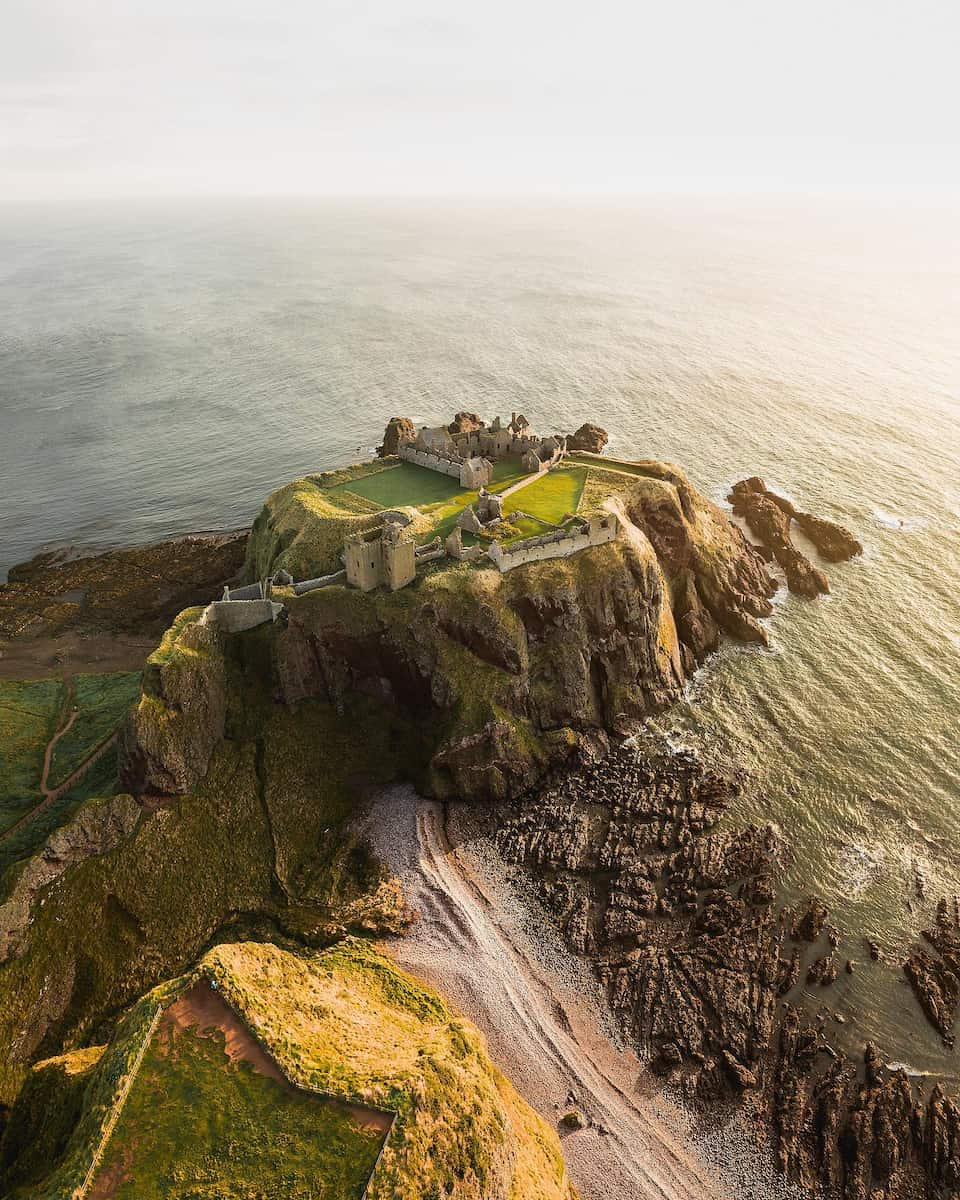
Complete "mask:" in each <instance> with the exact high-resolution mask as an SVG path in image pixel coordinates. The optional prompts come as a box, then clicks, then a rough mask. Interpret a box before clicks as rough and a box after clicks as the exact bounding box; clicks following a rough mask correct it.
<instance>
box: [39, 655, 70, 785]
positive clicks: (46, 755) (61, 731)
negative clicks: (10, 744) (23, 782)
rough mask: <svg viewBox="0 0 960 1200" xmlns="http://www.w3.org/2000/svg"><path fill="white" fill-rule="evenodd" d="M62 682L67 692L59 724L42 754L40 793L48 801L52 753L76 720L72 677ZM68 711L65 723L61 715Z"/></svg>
mask: <svg viewBox="0 0 960 1200" xmlns="http://www.w3.org/2000/svg"><path fill="white" fill-rule="evenodd" d="M64 682H65V683H66V685H67V692H66V695H65V696H64V698H63V706H62V707H61V709H60V723H59V725H58V726H57V728H56V730H54V734H53V737H52V738H51V739H50V741H49V742H47V748H46V750H45V751H44V752H43V770H42V771H41V772H40V791H41V792H43V794H44V796H45V797H47V798H48V799H49V796H50V793H51V791H52V789H51V788H49V787H47V779H48V777H49V775H50V763H51V761H52V760H53V752H54V750H55V749H56V746H57V742H59V741H60V739H61V738H62V737H64V736H65V735H66V734H67V733H68V732H69V730H70V727H71V726H72V725H73V723H74V721H75V720H76V719H77V709H76V706H75V705H74V704H73V691H74V689H73V676H72V675H68V676H67V678H66V679H65V680H64ZM68 709H69V710H70V717H69V719H68V720H67V721H66V722H65V721H64V719H63V714H64V713H65V712H66V711H67V710H68Z"/></svg>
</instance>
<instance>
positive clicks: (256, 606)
mask: <svg viewBox="0 0 960 1200" xmlns="http://www.w3.org/2000/svg"><path fill="white" fill-rule="evenodd" d="M282 612H283V605H282V604H277V603H276V602H275V601H273V600H214V601H213V602H212V603H210V604H208V605H207V607H206V608H205V609H204V610H203V618H202V620H203V623H204V624H205V625H216V626H217V628H218V629H221V630H222V631H223V632H224V633H242V632H243V630H244V629H253V628H254V627H255V626H256V625H263V624H265V623H266V622H267V621H275V620H276V619H277V617H279V615H280V614H281V613H282Z"/></svg>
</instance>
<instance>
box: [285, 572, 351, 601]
mask: <svg viewBox="0 0 960 1200" xmlns="http://www.w3.org/2000/svg"><path fill="white" fill-rule="evenodd" d="M346 582H347V572H346V571H345V570H344V571H334V572H333V574H332V575H319V576H318V577H317V578H316V579H302V580H301V581H300V582H299V583H295V584H294V585H293V591H294V595H297V596H302V595H303V594H304V592H315V591H316V590H317V588H325V587H331V586H332V585H333V584H335V583H346Z"/></svg>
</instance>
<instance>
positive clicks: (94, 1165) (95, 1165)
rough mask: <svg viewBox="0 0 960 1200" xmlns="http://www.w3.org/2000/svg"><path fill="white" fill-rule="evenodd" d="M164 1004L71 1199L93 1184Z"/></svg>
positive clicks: (81, 1198) (80, 1199) (78, 1198)
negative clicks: (81, 1181)
mask: <svg viewBox="0 0 960 1200" xmlns="http://www.w3.org/2000/svg"><path fill="white" fill-rule="evenodd" d="M163 1013H164V1006H163V1005H162V1004H161V1005H159V1006H158V1008H157V1011H156V1012H155V1013H154V1014H153V1018H152V1019H151V1021H150V1024H149V1025H148V1026H147V1031H146V1033H145V1034H144V1035H143V1041H142V1042H141V1043H140V1049H139V1050H138V1051H137V1053H136V1056H135V1057H134V1060H133V1062H132V1063H131V1064H130V1069H129V1070H128V1071H127V1073H126V1075H125V1076H124V1078H123V1082H122V1083H121V1084H120V1090H119V1092H118V1093H117V1097H116V1099H115V1100H114V1102H113V1106H112V1107H111V1109H110V1115H109V1116H108V1117H107V1120H106V1124H105V1125H104V1126H103V1129H102V1130H101V1132H100V1141H99V1142H98V1143H97V1148H96V1150H94V1152H93V1159H92V1160H91V1163H90V1166H89V1168H88V1170H87V1173H86V1175H85V1176H84V1180H83V1183H81V1184H80V1186H79V1187H78V1188H74V1190H73V1192H72V1193H71V1200H84V1197H85V1196H86V1195H87V1193H88V1192H89V1191H90V1188H91V1187H92V1186H93V1181H94V1178H95V1176H96V1174H97V1171H98V1170H99V1169H100V1163H101V1162H102V1161H103V1155H104V1153H105V1151H106V1149H107V1144H108V1143H109V1141H110V1138H111V1137H112V1136H113V1131H114V1129H116V1127H117V1121H119V1120H120V1114H121V1113H122V1112H123V1106H124V1105H125V1104H126V1102H127V1097H128V1096H129V1095H130V1089H131V1088H132V1087H133V1083H134V1080H135V1079H136V1078H137V1074H138V1072H139V1071H140V1067H141V1066H142V1064H143V1056H144V1055H145V1054H146V1052H147V1047H148V1046H149V1045H150V1042H151V1039H152V1038H153V1035H154V1034H155V1033H156V1031H157V1025H158V1024H159V1023H160V1018H161V1017H162V1016H163Z"/></svg>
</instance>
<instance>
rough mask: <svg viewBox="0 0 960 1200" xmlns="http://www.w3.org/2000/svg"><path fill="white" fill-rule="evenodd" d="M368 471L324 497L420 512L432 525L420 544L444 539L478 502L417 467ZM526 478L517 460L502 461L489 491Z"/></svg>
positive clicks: (405, 464) (403, 464) (404, 465)
mask: <svg viewBox="0 0 960 1200" xmlns="http://www.w3.org/2000/svg"><path fill="white" fill-rule="evenodd" d="M371 468H372V469H371V471H370V473H369V474H365V475H364V474H361V475H357V476H355V477H354V478H352V479H348V480H346V481H345V482H343V483H337V484H334V485H333V486H332V487H329V488H327V489H325V490H326V492H327V495H328V496H330V497H331V499H334V500H335V499H336V496H337V493H349V494H351V495H353V496H360V497H362V498H363V499H364V500H369V501H371V502H372V503H374V504H376V505H377V507H378V508H401V507H404V506H408V505H409V506H412V507H413V508H419V509H420V511H421V512H422V513H423V514H424V516H425V517H427V518H429V519H430V521H431V524H430V527H429V529H428V530H427V531H426V532H425V533H423V534H422V535H421V536H420V537H418V539H417V540H418V541H419V542H428V541H431V540H432V539H433V538H435V537H446V536H447V534H448V533H450V531H451V530H452V529H453V527H454V525H456V523H457V517H458V516H459V515H460V513H462V512H463V510H464V509H465V508H466V507H467V505H469V504H473V503H474V502H475V501H476V499H477V493H476V492H475V491H464V489H463V488H462V487H461V486H460V482H459V480H457V479H454V478H453V476H451V475H441V474H440V472H439V471H431V470H429V469H428V468H427V467H420V466H418V465H417V464H416V463H408V462H401V463H398V464H397V466H395V467H387V468H385V469H377V467H376V464H371ZM525 477H526V472H525V471H522V470H520V463H519V460H518V459H516V458H506V459H501V460H500V461H499V462H497V463H494V465H493V477H492V479H491V481H490V490H491V491H492V492H502V491H503V490H504V489H505V488H508V487H510V486H511V484H514V483H518V482H519V481H520V480H521V479H524V478H525Z"/></svg>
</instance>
